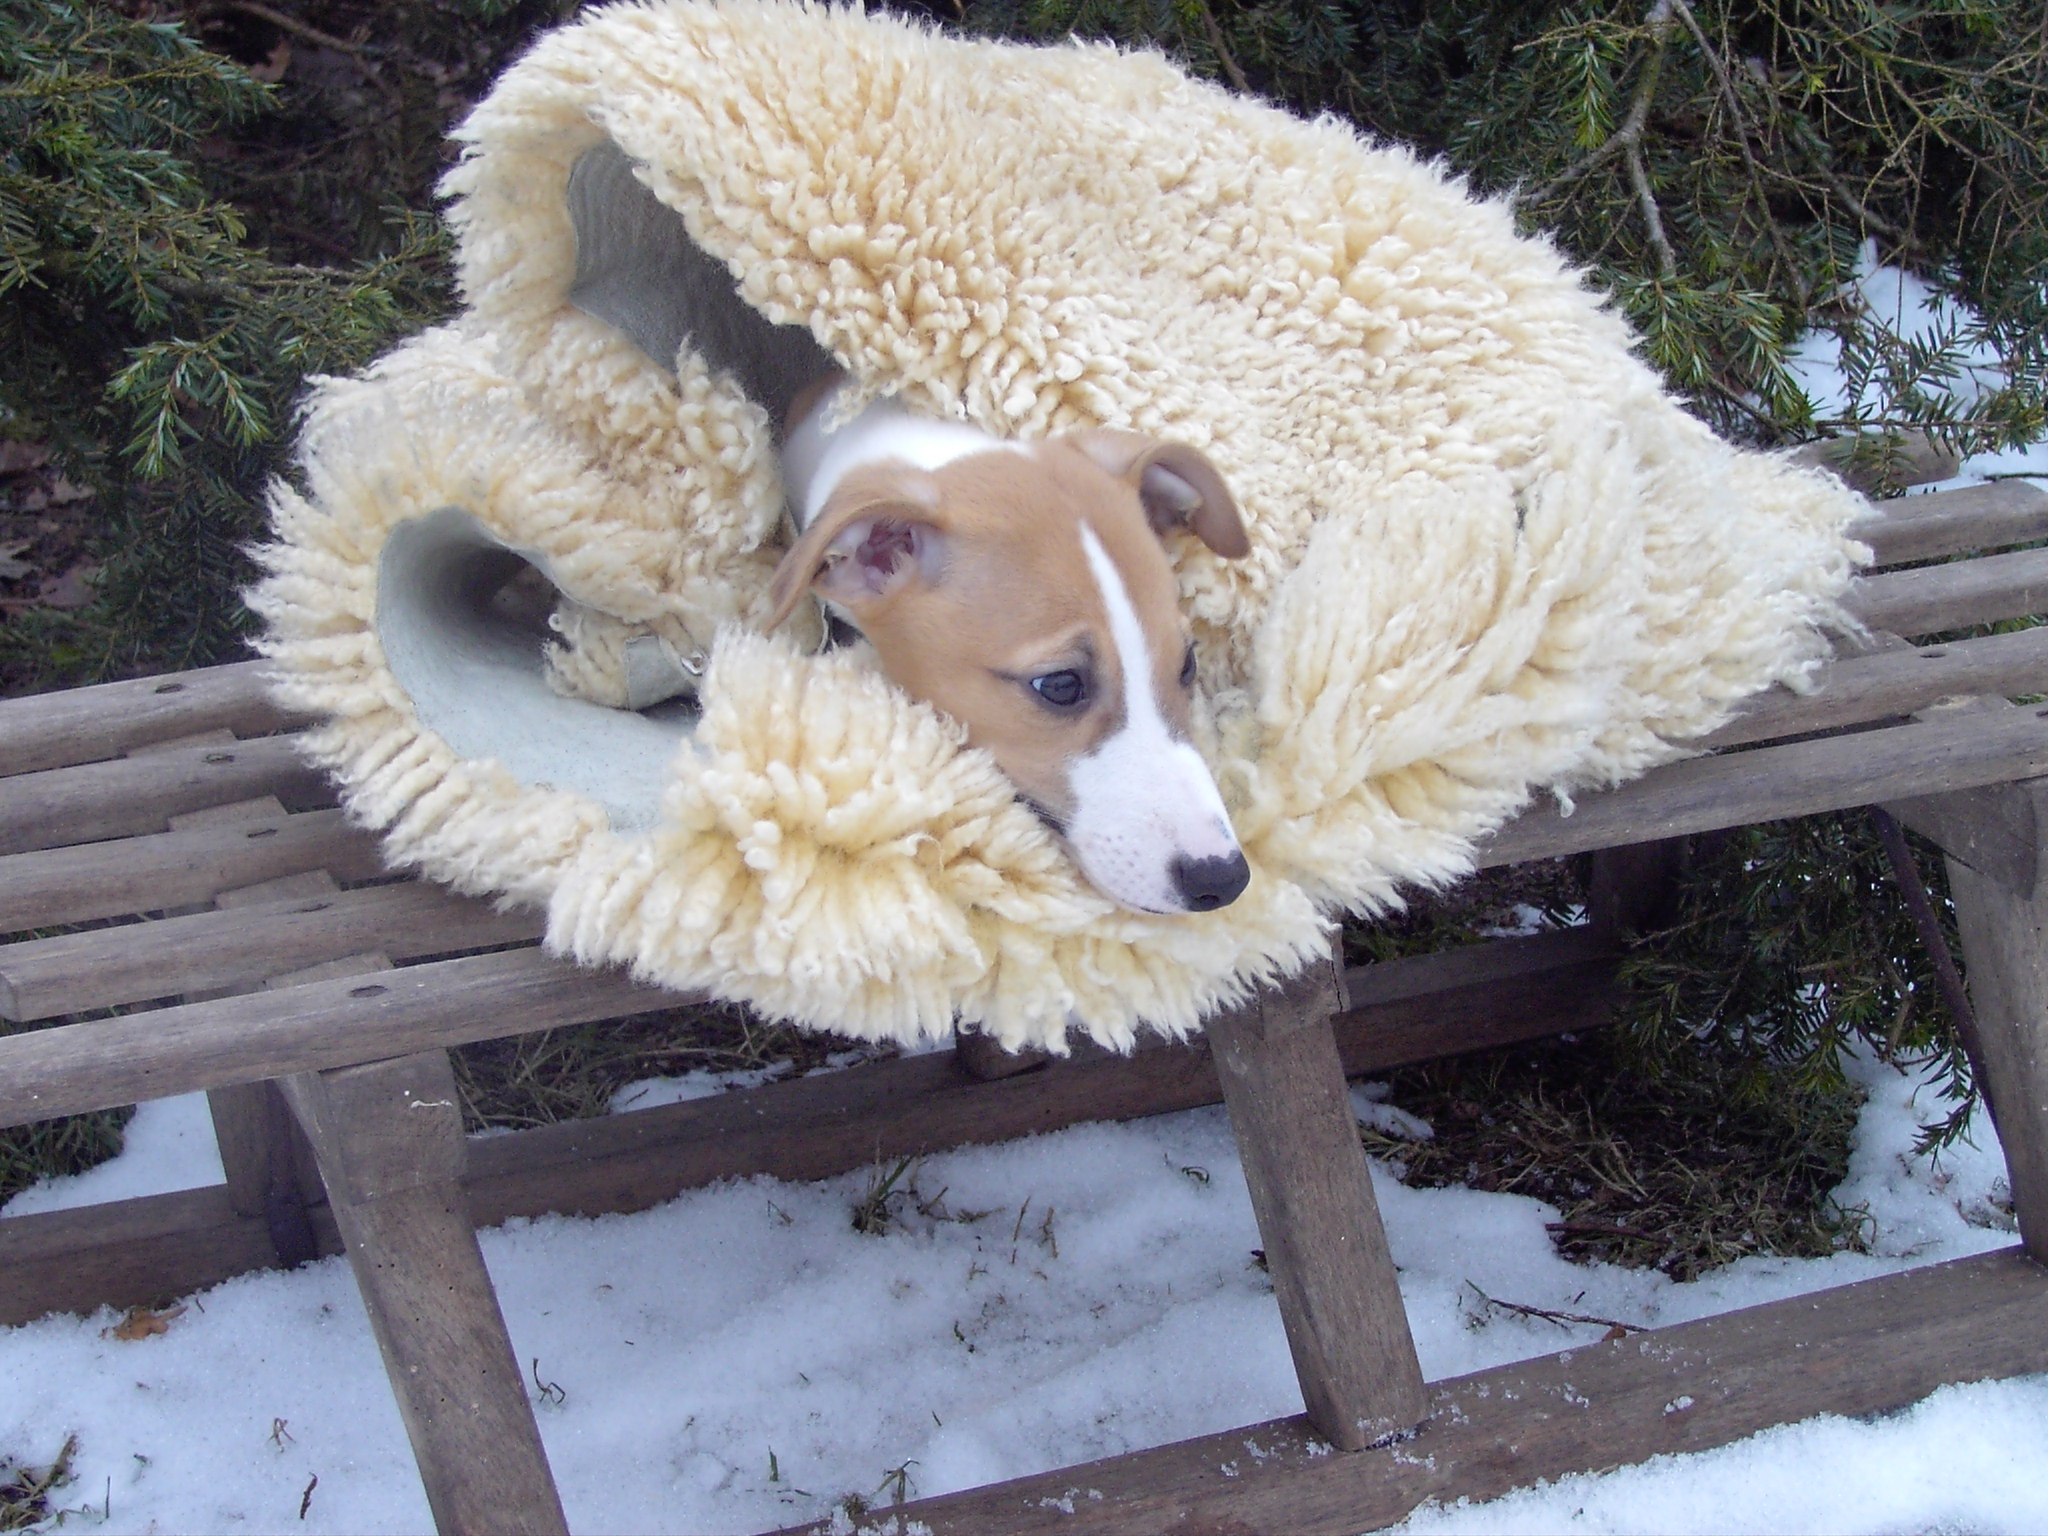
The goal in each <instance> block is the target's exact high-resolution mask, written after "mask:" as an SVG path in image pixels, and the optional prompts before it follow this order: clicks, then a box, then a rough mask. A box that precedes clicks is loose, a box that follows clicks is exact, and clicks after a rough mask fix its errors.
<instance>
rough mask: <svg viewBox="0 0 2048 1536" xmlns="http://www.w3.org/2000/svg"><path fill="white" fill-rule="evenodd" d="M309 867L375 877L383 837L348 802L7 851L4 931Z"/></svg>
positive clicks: (87, 917)
mask: <svg viewBox="0 0 2048 1536" xmlns="http://www.w3.org/2000/svg"><path fill="white" fill-rule="evenodd" d="M308 869H325V870H328V871H331V872H332V873H333V874H334V875H336V876H338V877H339V878H341V879H343V880H367V879H370V878H372V877H373V876H376V875H379V874H382V873H384V861H383V859H382V857H381V856H380V855H379V853H378V851H377V842H376V839H375V838H373V837H371V836H370V835H369V834H368V833H366V832H363V831H361V830H359V829H358V828H355V827H351V826H350V825H349V824H348V822H347V821H346V820H345V819H344V818H343V816H342V813H341V812H340V811H307V812H305V813H304V814H302V815H298V816H287V817H286V818H285V819H284V820H283V821H280V822H275V823H272V824H271V825H268V826H227V827H210V828H207V829H206V830H204V831H198V832H158V833H155V834H153V835H150V836H146V837H131V838H122V839H119V840H117V841H111V842H104V843H86V844H83V845H81V846H79V847H75V848H44V849H38V850H37V851H35V852H33V853H15V854H7V855H4V856H0V933H19V932H21V931H22V930H23V929H26V928H54V927H57V926H59V925H60V924H64V923H84V922H91V921H92V920H93V919H95V918H102V917H124V916H126V915H128V914H129V913H131V912H160V911H164V910H166V909H167V908H171V907H179V906H186V905H189V904H191V903H193V902H202V901H211V900H213V898H214V897H216V896H218V895H219V894H220V893H221V892H222V891H229V890H233V889H234V888H235V887H237V886H243V885H254V884H256V882H257V881H259V880H275V879H278V878H279V877H281V876H284V875H295V874H298V873H300V872H301V871H302V870H308Z"/></svg>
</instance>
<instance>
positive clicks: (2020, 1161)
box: [1916, 779, 2048, 1263]
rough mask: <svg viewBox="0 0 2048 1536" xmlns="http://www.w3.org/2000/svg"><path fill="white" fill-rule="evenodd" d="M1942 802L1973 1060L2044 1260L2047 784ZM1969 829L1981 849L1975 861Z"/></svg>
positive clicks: (2023, 1214) (2028, 1239) (2018, 1202)
mask: <svg viewBox="0 0 2048 1536" xmlns="http://www.w3.org/2000/svg"><path fill="white" fill-rule="evenodd" d="M1944 800H1945V804H1944V805H1943V806H1942V807H1941V809H1942V811H1943V812H1944V814H1945V816H1946V819H1947V821H1948V823H1949V826H1948V828H1947V829H1946V830H1948V831H1949V833H1950V836H1949V837H1945V838H1944V839H1943V842H1944V846H1946V847H1950V848H1952V849H1954V850H1955V851H1954V852H1951V853H1950V855H1949V858H1948V875H1949V889H1950V891H1951V892H1952V893H1953V894H1954V896H1955V902H1956V920H1957V925H1958V926H1959V927H1960V929H1961V930H1962V938H1963V963H1964V967H1965V969H1966V970H1967V972H1968V980H1969V992H1970V1002H1971V1007H1972V1011H1973V1012H1974V1013H1975V1014H1976V1016H1977V1029H1976V1039H1975V1040H1974V1041H1972V1042H1970V1045H1971V1058H1972V1060H1973V1062H1974V1063H1975V1064H1976V1066H1977V1070H1978V1072H1979V1073H1980V1074H1981V1076H1982V1083H1981V1084H1980V1086H1981V1087H1982V1088H1983V1091H1984V1098H1985V1101H1986V1103H1988V1104H1989V1105H1990V1108H1991V1117H1992V1121H1993V1123H1994V1124H1995V1125H1996V1126H1997V1127H1998V1139H1999V1141H2000V1142H2001V1143H2002V1144H2003V1145H2004V1147H2005V1162H2006V1169H2007V1174H2008V1177H2009V1178H2010V1179H2011V1181H2012V1199H2013V1206H2014V1208H2015V1209H2016V1210H2017V1211H2018V1213H2019V1224H2020V1240H2021V1241H2022V1242H2023V1243H2025V1245H2026V1249H2027V1252H2028V1253H2030V1254H2032V1255H2033V1256H2034V1258H2035V1259H2036V1260H2038V1261H2040V1262H2042V1263H2048V881H2044V880H2043V879H2042V878H2041V874H2042V870H2041V867H2040V866H2041V864H2042V862H2043V860H2042V858H2041V854H2042V851H2043V841H2044V839H2043V834H2044V832H2048V780H2041V779H2036V780H2034V781H2032V782H2031V783H2029V784H2026V785H2019V786H2011V787H2004V786H2001V787H1999V788H1998V789H1996V790H1994V791H1989V792H1986V791H1972V792H1969V793H1967V794H1959V795H1953V796H1947V797H1944ZM2022 801H2023V802H2024V803H2023V804H2022V803H2020V802H2022ZM1916 809H1917V807H1916ZM2016 817H2017V818H2018V819H2020V820H2023V821H2024V822H2025V823H2026V827H2025V831H2026V834H2027V836H2028V838H2029V839H2030V840H2031V848H2032V851H2033V854H2034V857H2033V858H2030V859H2027V860H2025V861H2024V862H2015V860H2014V858H2013V853H2014V849H2013V847H2012V841H2011V838H2010V833H2011V830H2012V828H2013V825H2014V823H2015V819H2016ZM1978 823H1982V825H1981V826H1980V825H1978ZM1973 832H1974V833H1975V834H1976V837H1975V841H1976V842H1977V843H1978V844H1979V845H1981V847H1982V848H1983V850H1984V852H1983V854H1982V855H1979V856H1974V857H1973V855H1972V849H1971V841H1972V839H1971V833H1973ZM1964 858H1971V860H1972V862H1971V863H1967V864H1966V863H1964V862H1963V859H1964Z"/></svg>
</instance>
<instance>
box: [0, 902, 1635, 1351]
mask: <svg viewBox="0 0 2048 1536" xmlns="http://www.w3.org/2000/svg"><path fill="white" fill-rule="evenodd" d="M1613 978H1614V950H1613V946H1612V942H1611V941H1610V940H1608V939H1606V938H1604V937H1602V936H1600V935H1597V934H1594V933H1591V932H1589V931H1588V930H1586V929H1573V930H1570V931H1567V932H1562V933H1552V934H1541V935H1537V936H1535V937H1531V938H1517V939H1502V940H1496V941H1493V942H1491V943H1487V944H1481V945H1474V946H1472V947H1470V948H1467V949H1461V950H1451V951H1446V952H1444V953H1441V954H1435V955H1427V956H1422V957H1419V958H1417V959H1413V960H1399V961H1393V962H1389V963H1386V964H1382V965H1373V966H1362V967H1358V968H1355V969H1353V970H1352V971H1351V972H1349V974H1348V976H1347V982H1348V986H1349V990H1350V992H1351V1001H1352V1006H1351V1009H1350V1011H1349V1012H1347V1013H1342V1014H1339V1015H1338V1016H1337V1017H1336V1018H1335V1019H1334V1020H1333V1021H1332V1024H1333V1027H1334V1032H1335V1034H1336V1038H1337V1048H1338V1052H1339V1054H1340V1056H1341V1057H1342V1059H1343V1062H1344V1070H1345V1072H1346V1073H1347V1074H1349V1075H1351V1076H1354V1077H1355V1076H1358V1075H1360V1074H1364V1073H1372V1072H1383V1071H1386V1070H1387V1069H1389V1068H1391V1067H1396V1066H1403V1065H1406V1064H1407V1063H1409V1062H1414V1061H1424V1060H1428V1059H1429V1058H1430V1057H1432V1056H1435V1055H1441V1054H1444V1053H1447V1052H1455V1051H1463V1050H1477V1049H1480V1048H1483V1047H1487V1046H1493V1045H1505V1044H1509V1043H1512V1042H1515V1041H1520V1040H1533V1039H1538V1038H1541V1037H1543V1036H1546V1035H1554V1034H1557V1033H1560V1032H1562V1031H1565V1030H1585V1029H1593V1028H1596V1027H1597V1026H1599V1025H1600V1024H1602V1023H1604V1022H1605V1021H1606V1018H1607V1015H1608V1009H1609V1006H1610V1004H1611V1002H1612V999H1613V995H1614V994H1613V990H1612V988H1613ZM0 1071H4V1058H0ZM1221 1097H1222V1090H1221V1089H1220V1087H1219V1086H1218V1084H1217V1080H1216V1075H1215V1071H1214V1069H1213V1067H1212V1066H1211V1065H1210V1061H1209V1054H1208V1051H1207V1049H1206V1048H1205V1047H1204V1046H1203V1045H1202V1044H1201V1043H1200V1042H1196V1043H1195V1044H1193V1045H1188V1046H1175V1045H1167V1044H1164V1043H1157V1044H1154V1045H1152V1046H1150V1047H1148V1048H1146V1049H1143V1050H1140V1051H1139V1052H1138V1053H1137V1054H1136V1055H1134V1056H1129V1057H1124V1056H1116V1055H1112V1054H1110V1053H1108V1052H1105V1051H1101V1050H1097V1049H1094V1048H1093V1047H1089V1046H1087V1045H1080V1046H1077V1047H1076V1049H1075V1051H1074V1054H1073V1056H1072V1057H1070V1058H1069V1059H1068V1060H1066V1061H1063V1062H1059V1063H1056V1064H1054V1065H1051V1066H1048V1067H1044V1068H1040V1069H1038V1070H1035V1071H1030V1072H1026V1073H1024V1074H1022V1075H1021V1076H1017V1077H1013V1078H1010V1079H1007V1080H1005V1081H1003V1082H1000V1083H984V1082H978V1081H976V1080H974V1079H973V1078H971V1077H969V1076H967V1075H965V1074H964V1073H963V1072H962V1071H961V1069H960V1068H959V1067H958V1065H957V1063H956V1062H955V1061H954V1060H953V1059H952V1058H950V1057H948V1056H946V1055H943V1054H935V1055H925V1056H911V1057H903V1058H899V1059H896V1060H890V1061H879V1062H873V1063H870V1064H867V1065H864V1066H859V1067H853V1068H850V1069H848V1070H846V1071H844V1072H833V1073H827V1074H822V1075H820V1076H817V1077H810V1078H802V1079H798V1080H796V1081H792V1082H787V1083H773V1084H769V1085H768V1086H766V1087H762V1088H757V1089H753V1090H750V1091H748V1092H746V1093H728V1094H721V1095H718V1096H716V1097H713V1098H708V1099H692V1100H689V1101H687V1102H684V1103H681V1104H665V1105H662V1106H660V1107H658V1108H654V1109H644V1110H634V1111H630V1112H628V1113H625V1114H619V1115H610V1116H605V1117H603V1118H600V1119H594V1120H575V1121H567V1122H564V1123H562V1124H558V1125H551V1126H545V1127H542V1128H539V1129H536V1130H528V1131H517V1132H514V1133H512V1134H511V1135H501V1136H490V1137H485V1138H482V1139H480V1140H476V1141H473V1142H472V1143H471V1144H470V1149H469V1170H468V1173H467V1174H466V1176H465V1179H464V1184H465V1188H466V1189H467V1191H468V1196H469V1205H470V1211H471V1214H472V1215H473V1216H474V1217H475V1219H476V1221H477V1223H478V1224H479V1225H482V1226H488V1225H495V1224H496V1223H498V1222H502V1221H507V1220H510V1219H511V1218H513V1217H516V1216H538V1215H542V1214H544V1213H546V1212H549V1211H556V1212H562V1213H566V1214H572V1215H581V1216H600V1215H607V1214H612V1213H618V1212H626V1211H639V1210H645V1209H647V1208H648V1207H650V1206H654V1205H659V1204H661V1203H662V1202H663V1201H665V1200H670V1199H673V1198H674V1197H675V1196H676V1195H678V1194H680V1193H682V1191H684V1190H686V1189H696V1188H701V1187H702V1186H704V1185H706V1184H712V1183H716V1182H717V1181H718V1180H720V1179H728V1178H751V1177H754V1176H756V1175H760V1174H766V1175H768V1176H770V1177H773V1178H783V1179H792V1180H801V1179H823V1178H830V1177H832V1176H833V1175H835V1174H840V1173H845V1172H847V1171H849V1170H851V1169H854V1168H860V1167H864V1166H866V1165H868V1164H870V1163H872V1162H873V1161H875V1160H876V1159H878V1158H880V1159H894V1158H898V1157H915V1156H919V1155H922V1154H925V1153H931V1152H941V1151H944V1150H946V1149H947V1148H949V1147H955V1146H979V1145H985V1144H987V1143H990V1142H997V1141H1007V1140H1010V1139H1012V1138H1014V1137H1018V1136H1028V1135H1034V1134H1039V1133H1043V1132H1046V1131H1053V1130H1058V1129H1060V1128H1061V1127H1063V1126H1068V1125H1075V1124H1078V1123H1080V1122H1082V1121H1087V1120H1128V1119H1134V1118H1136V1117H1138V1116H1142V1115H1153V1114H1166V1113H1170V1112H1171V1111H1174V1110H1179V1109H1192V1108H1195V1107H1197V1106H1200V1105H1204V1104H1214V1103H1217V1102H1218V1101H1219V1100H1220V1099H1221ZM150 1198H152V1199H161V1200H165V1201H176V1200H179V1199H181V1198H182V1197H173V1196H168V1195H167V1196H159V1197H150ZM128 1204H134V1202H127V1203H124V1206H122V1207H114V1206H109V1207H106V1208H105V1209H106V1210H107V1211H108V1212H109V1213H110V1219H116V1218H118V1219H117V1225H118V1226H120V1229H121V1230H123V1231H133V1232H138V1233H139V1232H143V1231H147V1232H151V1233H156V1234H158V1236H157V1237H156V1238H155V1239H152V1240H153V1241H155V1242H156V1244H157V1246H156V1247H155V1248H153V1249H151V1250H150V1251H151V1252H154V1253H157V1254H159V1256H160V1259H161V1263H162V1267H161V1269H160V1270H159V1271H155V1273H157V1274H159V1276H160V1278H159V1280H158V1281H157V1282H156V1283H155V1284H154V1288H148V1287H145V1289H144V1290H143V1291H142V1292H140V1293H137V1292H136V1291H135V1290H134V1284H135V1283H137V1282H135V1281H134V1278H133V1277H134V1276H136V1275H142V1276H144V1277H145V1278H146V1277H147V1276H148V1274H150V1273H152V1271H151V1270H150V1269H149V1266H148V1264H146V1263H140V1262H138V1263H135V1264H131V1263H130V1262H129V1261H128V1260H127V1259H125V1258H124V1257H122V1256H121V1255H119V1254H114V1255H112V1256H111V1257H109V1256H108V1255H106V1254H103V1253H102V1250H101V1247H100V1245H99V1239H98V1238H97V1237H96V1236H95V1235H94V1232H93V1228H92V1225H91V1223H90V1221H89V1220H87V1219H86V1218H84V1217H77V1218H76V1219H75V1220H73V1222H72V1225H71V1226H69V1227H63V1228H62V1231H64V1232H69V1233H70V1237H69V1238H65V1237H63V1236H61V1234H60V1233H58V1232H57V1231H56V1229H52V1230H51V1233H50V1234H49V1235H46V1237H45V1238H44V1239H42V1240H41V1243H42V1246H41V1247H40V1248H39V1249H38V1250H37V1251H38V1252H39V1253H40V1254H41V1256H42V1257H41V1259H40V1260H39V1262H41V1263H42V1267H41V1268H40V1269H38V1270H37V1271H36V1278H35V1280H34V1282H33V1284H29V1283H28V1282H24V1285H26V1286H27V1288H26V1289H25V1290H9V1289H7V1288H6V1285H5V1284H4V1283H0V1327H4V1326H8V1325H11V1324H13V1323H19V1322H25V1321H27V1320H28V1319H29V1318H31V1317H37V1316H40V1315H41V1314H42V1313H44V1312H48V1311H90V1310H91V1309H92V1308H94V1307H97V1306H100V1305H102V1304H103V1303H106V1302H114V1303H116V1304H120V1305H126V1304H127V1303H128V1302H131V1301H136V1300H146V1299H148V1298H149V1297H150V1296H158V1295H168V1294H174V1293H178V1292H182V1291H186V1290H192V1289H196V1288H198V1287H200V1286H204V1285H211V1284H214V1283H215V1282H217V1281H219V1280H223V1279H226V1278H227V1277H228V1276H229V1275H231V1274H236V1273H239V1272H240V1271H239V1269H238V1268H236V1267H235V1266H236V1265H237V1264H243V1258H242V1257H240V1256H245V1255H246V1252H247V1251H248V1249H249V1245H250V1244H251V1243H253V1242H254V1239H253V1238H252V1237H250V1236H249V1235H248V1234H247V1232H245V1231H242V1230H241V1229H236V1230H235V1231H234V1232H228V1231H226V1229H224V1228H221V1229H219V1230H220V1235H219V1239H218V1240H219V1243H220V1245H221V1251H220V1252H219V1253H218V1254H212V1250H211V1249H209V1247H208V1243H209V1242H210V1241H212V1239H208V1238H206V1237H205V1236H204V1235H203V1234H200V1235H194V1236H192V1237H190V1238H189V1240H187V1239H185V1238H177V1239H175V1240H173V1237H172V1236H170V1235H169V1234H175V1233H177V1232H179V1231H182V1227H181V1226H180V1222H181V1221H184V1220H186V1219H187V1217H188V1216H189V1218H190V1219H191V1220H193V1221H198V1222H200V1223H201V1225H203V1226H205V1229H206V1231H209V1232H211V1231H215V1230H216V1229H217V1228H219V1223H218V1222H217V1221H215V1219H214V1218H215V1216H217V1215H218V1212H212V1207H207V1208H205V1209H204V1210H200V1211H198V1212H196V1213H193V1212H190V1211H188V1210H187V1205H189V1202H187V1205H179V1206H176V1207H175V1208H173V1207H166V1208H165V1210H164V1211H162V1212H158V1213H156V1214H155V1215H150V1214H149V1213H148V1212H146V1211H142V1210H141V1208H140V1207H139V1206H138V1208H137V1210H136V1211H134V1212H127V1213H126V1214H124V1211H125V1207H126V1205H128ZM154 1209H155V1208H154V1207H152V1208H150V1210H151V1211H154ZM180 1211H183V1212H186V1215H183V1216H181V1215H179V1214H177V1213H178V1212H180ZM209 1212H212V1214H208V1213H209ZM63 1214H64V1215H65V1216H66V1217H67V1219H71V1213H63ZM312 1214H313V1224H314V1233H315V1237H316V1241H317V1242H319V1243H320V1244H322V1245H324V1246H322V1247H321V1248H320V1251H321V1252H323V1253H334V1252H338V1251H339V1249H338V1248H337V1247H336V1246H335V1243H336V1239H335V1238H334V1235H333V1232H332V1230H331V1227H332V1223H331V1221H329V1220H328V1218H327V1217H326V1215H325V1212H324V1211H322V1210H315V1211H314V1212H313V1213H312ZM22 1219H24V1220H33V1221H35V1222H41V1223H45V1224H46V1225H47V1224H48V1223H51V1222H55V1221H56V1217H55V1216H51V1217H42V1216H38V1217H34V1218H22ZM323 1221H326V1222H327V1223H328V1224H327V1225H326V1226H322V1222H323ZM11 1223H12V1219H11V1218H10V1219H0V1254H5V1253H6V1252H9V1251H17V1252H18V1251H19V1250H9V1249H7V1247H6V1243H7V1242H8V1241H9V1239H8V1238H7V1236H6V1234H8V1233H9V1232H11V1231H12V1230H13V1228H12V1224H11ZM124 1223H125V1225H123V1224H124ZM207 1223H212V1225H207ZM60 1227H61V1224H60ZM67 1243H68V1245H69V1246H68V1247H67V1246H66V1245H67ZM65 1252H69V1253H71V1258H70V1259H69V1260H66V1259H64V1258H63V1254H64V1253H65ZM267 1252H268V1250H266V1253H267ZM209 1255H212V1256H209ZM263 1262H265V1263H268V1262H271V1261H270V1260H269V1259H268V1258H265V1259H264V1260H263ZM243 1267H247V1266H246V1264H243ZM122 1286H127V1287H128V1289H126V1290H123V1289H121V1287H122ZM17 1301H18V1302H19V1305H20V1307H28V1308H31V1310H27V1311H22V1310H20V1309H19V1307H16V1302H17ZM11 1307H14V1308H15V1309H14V1310H10V1308H11Z"/></svg>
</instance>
